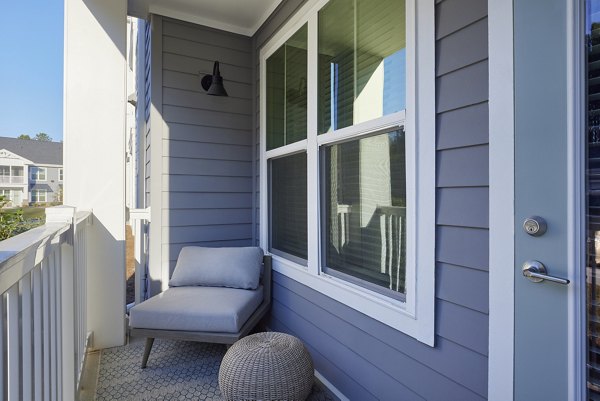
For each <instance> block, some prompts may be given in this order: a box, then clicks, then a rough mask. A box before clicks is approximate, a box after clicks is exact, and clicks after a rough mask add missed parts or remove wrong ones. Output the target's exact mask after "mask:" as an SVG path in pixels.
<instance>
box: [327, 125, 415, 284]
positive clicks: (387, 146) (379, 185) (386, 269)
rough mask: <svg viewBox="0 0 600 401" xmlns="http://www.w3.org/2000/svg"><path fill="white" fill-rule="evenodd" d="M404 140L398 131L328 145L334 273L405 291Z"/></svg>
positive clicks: (329, 256)
mask: <svg viewBox="0 0 600 401" xmlns="http://www.w3.org/2000/svg"><path fill="white" fill-rule="evenodd" d="M404 142H405V141H404V131H403V130H398V131H394V132H390V133H385V134H380V135H376V136H372V137H368V138H362V139H359V140H355V141H351V142H345V143H342V144H338V145H333V146H327V147H325V148H324V151H323V156H322V157H323V159H322V160H323V163H324V165H323V166H322V167H323V171H324V174H325V184H324V185H325V190H324V191H323V193H324V197H325V198H324V199H323V204H324V206H325V225H326V226H325V227H324V230H323V231H324V235H325V236H326V237H325V238H324V244H325V249H326V256H325V257H326V261H325V265H326V266H327V267H326V268H325V269H324V270H325V271H327V272H328V273H330V274H333V275H335V274H336V272H339V273H343V277H345V278H348V279H349V280H350V281H354V282H356V283H357V284H359V285H363V286H366V287H371V288H373V289H375V290H378V289H379V290H381V287H385V288H388V289H389V290H392V291H395V292H399V293H405V287H404V281H405V271H406V269H405V268H406V260H405V253H406V167H405V166H406V162H405V143H404Z"/></svg>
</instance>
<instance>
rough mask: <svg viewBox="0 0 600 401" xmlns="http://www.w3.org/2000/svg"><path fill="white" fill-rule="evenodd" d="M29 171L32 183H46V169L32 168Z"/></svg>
mask: <svg viewBox="0 0 600 401" xmlns="http://www.w3.org/2000/svg"><path fill="white" fill-rule="evenodd" d="M29 171H30V176H31V180H32V181H46V167H31V168H30V169H29Z"/></svg>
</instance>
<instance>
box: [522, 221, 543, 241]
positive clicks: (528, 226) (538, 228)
mask: <svg viewBox="0 0 600 401" xmlns="http://www.w3.org/2000/svg"><path fill="white" fill-rule="evenodd" d="M547 229H548V226H547V224H546V220H544V218H543V217H540V216H531V217H528V218H526V219H525V221H524V222H523V230H525V232H526V233H527V234H529V235H531V236H532V237H539V236H541V235H544V233H545V232H546V230H547Z"/></svg>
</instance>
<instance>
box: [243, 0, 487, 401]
mask: <svg viewBox="0 0 600 401" xmlns="http://www.w3.org/2000/svg"><path fill="white" fill-rule="evenodd" d="M302 3H303V2H302V1H300V0H293V1H284V2H283V3H282V4H281V5H280V7H279V8H278V10H277V11H276V12H275V13H274V14H273V15H271V17H270V18H269V19H268V20H267V22H266V23H265V25H263V27H262V28H261V29H260V30H259V31H258V32H257V33H256V35H255V36H254V38H253V41H254V48H255V54H254V79H255V84H256V88H257V89H258V88H259V81H258V80H259V75H258V71H259V70H258V52H259V50H260V47H261V46H262V45H263V44H264V43H265V42H266V41H268V39H269V38H270V37H272V35H273V33H274V32H276V31H277V29H279V27H280V26H281V24H283V23H284V22H285V21H286V20H287V19H288V18H289V16H290V15H292V14H293V13H294V12H295V11H296V10H297V9H298V8H299V7H300V6H301V5H302ZM486 16H487V1H485V0H445V1H436V110H437V117H436V126H437V128H436V150H437V152H436V223H437V228H436V255H435V257H436V261H437V263H436V320H435V334H436V339H435V347H428V346H425V345H423V344H421V343H420V342H418V341H416V340H415V339H413V338H411V337H409V336H406V335H404V334H402V333H401V332H399V331H397V330H395V329H393V328H391V327H389V326H386V325H384V324H382V323H380V322H378V321H376V320H374V319H371V318H369V317H367V316H365V315H363V314H361V313H358V312H356V311H355V310H353V309H351V308H349V307H347V306H345V305H343V304H341V303H339V302H336V301H334V300H332V299H331V298H329V297H327V296H326V295H324V294H322V293H319V292H317V291H315V290H312V289H311V288H308V287H306V286H304V285H301V284H299V283H298V282H295V281H294V280H291V279H289V278H288V277H286V276H283V275H281V274H279V273H276V274H275V275H274V291H273V297H274V305H273V312H272V315H271V318H270V321H269V325H270V327H271V328H272V329H274V330H281V331H284V332H288V333H292V334H294V335H297V336H298V337H300V338H301V339H302V340H303V341H304V342H305V343H306V344H307V347H308V349H309V351H310V352H311V354H312V355H313V359H314V361H315V366H316V368H317V370H318V371H319V372H320V373H321V374H323V375H324V376H325V377H326V378H327V379H328V380H329V381H330V382H331V383H332V384H333V385H335V386H336V387H337V388H338V389H339V390H340V391H342V392H343V393H344V394H345V395H346V396H348V397H350V399H353V400H354V399H356V400H376V399H380V400H444V401H447V400H483V399H485V398H486V397H487V362H488V361H487V349H488V311H489V305H488V286H489V285H488V258H489V235H488V226H489V207H488V202H489V191H488V188H487V186H488V182H489V178H488V176H489V173H488V152H489V148H488V146H487V144H488V137H489V130H488V105H487V100H488V77H487V74H488V64H487V54H488V48H487V18H486ZM253 103H254V104H253V108H254V116H253V123H254V132H255V141H256V143H255V149H253V153H254V160H255V166H256V168H257V166H258V164H257V163H256V162H257V161H258V160H259V152H258V149H259V143H258V141H259V127H258V122H259V121H260V120H259V116H260V114H259V113H260V110H259V104H260V101H259V98H258V92H257V91H256V93H255V100H254V102H253ZM254 177H255V181H256V182H255V187H254V189H255V200H254V202H255V204H256V205H258V203H259V202H258V201H259V199H260V197H259V191H258V171H257V170H256V171H255V175H254ZM258 212H259V211H258V207H256V211H255V217H254V218H255V219H256V221H258ZM258 230H259V225H258V224H256V225H255V235H258Z"/></svg>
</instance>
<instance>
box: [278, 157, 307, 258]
mask: <svg viewBox="0 0 600 401" xmlns="http://www.w3.org/2000/svg"><path fill="white" fill-rule="evenodd" d="M270 167H271V188H270V193H271V208H270V209H271V210H270V211H271V230H270V231H271V232H270V235H271V242H270V243H271V251H272V250H278V251H281V252H285V253H287V254H290V255H294V256H297V257H299V258H301V259H306V258H307V252H308V251H307V248H308V247H307V228H306V153H299V154H295V155H292V156H286V157H282V158H279V159H273V160H271V161H270Z"/></svg>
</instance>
